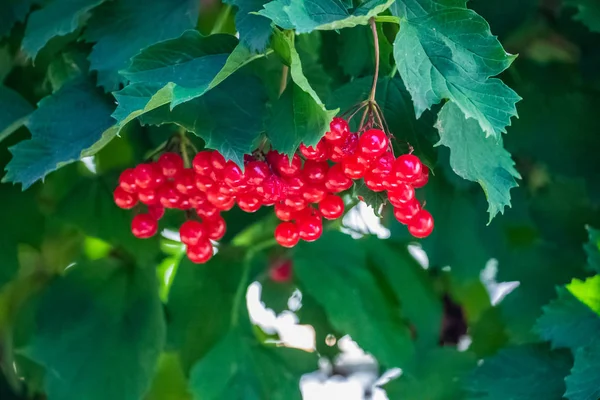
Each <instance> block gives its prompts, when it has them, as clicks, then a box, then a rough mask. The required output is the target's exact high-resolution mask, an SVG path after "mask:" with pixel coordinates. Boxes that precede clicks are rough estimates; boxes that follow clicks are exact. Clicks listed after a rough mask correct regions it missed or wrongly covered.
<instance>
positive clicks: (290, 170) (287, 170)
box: [275, 154, 302, 177]
mask: <svg viewBox="0 0 600 400" xmlns="http://www.w3.org/2000/svg"><path fill="white" fill-rule="evenodd" d="M275 169H276V170H277V171H278V172H279V174H280V175H281V176H287V177H292V176H295V175H298V174H299V173H300V169H302V160H301V159H300V156H299V155H298V154H294V156H293V157H292V161H291V162H290V159H289V157H288V156H286V155H284V156H283V157H281V158H280V159H279V161H278V162H277V164H276V165H275Z"/></svg>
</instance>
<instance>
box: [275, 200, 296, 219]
mask: <svg viewBox="0 0 600 400" xmlns="http://www.w3.org/2000/svg"><path fill="white" fill-rule="evenodd" d="M274 209H275V216H276V217H277V218H279V219H280V220H281V221H290V220H291V219H292V215H293V212H294V210H292V209H291V208H290V207H289V206H288V205H286V204H285V203H284V202H283V201H280V202H278V203H275V207H274Z"/></svg>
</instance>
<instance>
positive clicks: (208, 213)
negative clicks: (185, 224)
mask: <svg viewBox="0 0 600 400" xmlns="http://www.w3.org/2000/svg"><path fill="white" fill-rule="evenodd" d="M196 214H198V216H199V217H200V218H214V216H215V215H219V209H218V208H217V207H215V206H213V205H212V204H211V203H209V202H208V201H207V202H206V204H204V205H203V206H201V207H198V208H196Z"/></svg>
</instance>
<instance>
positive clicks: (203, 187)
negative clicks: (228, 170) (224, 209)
mask: <svg viewBox="0 0 600 400" xmlns="http://www.w3.org/2000/svg"><path fill="white" fill-rule="evenodd" d="M194 183H195V184H196V188H197V189H198V190H200V191H201V192H208V190H209V189H210V188H212V187H214V186H215V181H214V180H213V179H212V178H210V177H208V176H203V175H196V177H195V178H194Z"/></svg>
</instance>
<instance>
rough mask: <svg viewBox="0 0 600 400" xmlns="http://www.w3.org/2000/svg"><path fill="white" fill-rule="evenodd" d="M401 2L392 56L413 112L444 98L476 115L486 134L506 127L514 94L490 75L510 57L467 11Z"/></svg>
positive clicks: (434, 2) (435, 0)
mask: <svg viewBox="0 0 600 400" xmlns="http://www.w3.org/2000/svg"><path fill="white" fill-rule="evenodd" d="M402 2H403V3H404V4H403V5H402V6H401V7H400V16H401V23H400V32H399V33H398V35H397V36H396V40H395V42H394V58H395V59H396V64H397V65H398V71H399V72H400V75H401V76H402V79H403V81H404V84H405V85H406V88H407V89H408V91H409V92H410V94H411V96H412V99H413V102H414V104H415V111H416V114H417V116H420V115H421V114H422V113H423V111H425V110H427V109H429V108H431V106H433V105H434V104H437V103H439V102H441V101H442V100H444V99H449V100H452V101H453V102H454V103H455V104H456V105H457V106H458V107H459V108H460V109H461V110H462V112H463V113H464V114H465V115H466V116H467V118H474V119H475V120H477V122H478V123H479V126H480V127H481V129H482V130H483V132H485V134H486V136H489V135H492V136H499V135H500V133H502V132H506V126H507V125H510V118H511V117H513V116H516V115H517V111H516V108H515V103H516V102H517V101H519V100H520V97H519V96H518V95H517V94H516V93H515V92H514V91H512V90H511V89H510V88H509V87H508V86H506V85H505V84H504V83H502V81H500V80H499V79H490V77H492V76H495V75H498V74H499V73H500V72H502V71H504V70H505V69H506V68H508V67H509V65H510V64H511V63H512V61H513V60H514V58H515V57H514V56H511V55H509V54H508V53H506V51H504V49H503V48H502V45H501V44H500V42H499V41H498V40H497V39H496V37H494V36H492V34H491V33H490V28H489V26H488V24H487V22H486V21H485V20H484V19H483V18H481V17H480V16H479V15H478V14H476V13H475V12H473V11H471V10H467V9H466V8H464V7H459V6H458V5H457V7H446V3H445V2H443V1H439V0H409V1H402ZM459 3H461V2H459Z"/></svg>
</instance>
